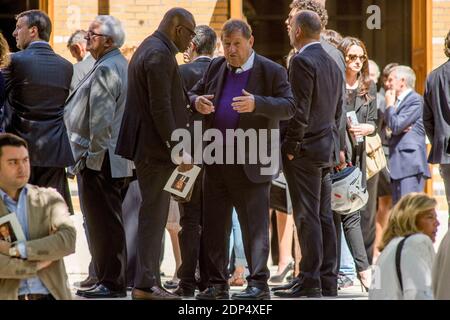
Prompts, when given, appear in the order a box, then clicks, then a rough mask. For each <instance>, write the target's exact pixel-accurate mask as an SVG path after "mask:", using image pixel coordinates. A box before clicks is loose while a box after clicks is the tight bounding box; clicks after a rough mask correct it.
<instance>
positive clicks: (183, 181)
mask: <svg viewBox="0 0 450 320" xmlns="http://www.w3.org/2000/svg"><path fill="white" fill-rule="evenodd" d="M200 170H201V169H200V167H199V166H193V167H192V169H191V170H189V171H185V172H181V171H179V167H176V168H175V170H174V171H173V172H172V175H171V176H170V178H169V180H167V183H166V185H165V187H164V190H166V191H167V192H170V193H171V194H173V195H175V196H178V197H181V198H183V199H185V198H186V197H187V195H188V194H189V192H190V191H191V189H192V188H193V186H194V182H195V179H197V176H198V174H199V173H200Z"/></svg>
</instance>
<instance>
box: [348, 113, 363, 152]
mask: <svg viewBox="0 0 450 320" xmlns="http://www.w3.org/2000/svg"><path fill="white" fill-rule="evenodd" d="M358 124H359V121H358V116H357V115H356V112H355V111H349V112H347V126H348V127H349V128H350V127H351V126H356V125H358ZM349 135H350V137H351V139H352V141H353V144H354V145H355V144H357V143H361V142H364V138H363V137H358V138H357V139H356V138H355V136H354V135H353V134H349Z"/></svg>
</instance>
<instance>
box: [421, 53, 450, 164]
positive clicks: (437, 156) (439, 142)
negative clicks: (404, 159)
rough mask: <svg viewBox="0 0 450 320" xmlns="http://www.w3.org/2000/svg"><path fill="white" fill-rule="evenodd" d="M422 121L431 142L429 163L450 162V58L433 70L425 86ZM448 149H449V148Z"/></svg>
mask: <svg viewBox="0 0 450 320" xmlns="http://www.w3.org/2000/svg"><path fill="white" fill-rule="evenodd" d="M424 98H425V104H424V109H423V123H424V125H425V131H426V133H427V136H428V139H429V140H430V142H431V152H430V156H429V158H428V162H430V163H442V164H449V163H450V154H448V153H447V152H446V151H447V150H448V144H449V142H450V60H449V61H447V62H446V63H444V64H443V65H442V66H440V67H439V68H437V69H436V70H434V71H433V72H432V73H430V75H429V76H428V79H427V84H426V88H425V96H424ZM449 151H450V150H449Z"/></svg>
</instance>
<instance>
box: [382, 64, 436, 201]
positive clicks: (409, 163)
mask: <svg viewBox="0 0 450 320" xmlns="http://www.w3.org/2000/svg"><path fill="white" fill-rule="evenodd" d="M388 83H389V90H388V91H387V92H386V112H385V114H384V119H385V121H386V124H387V127H388V128H389V130H388V131H389V132H391V137H390V139H389V168H390V173H391V181H392V203H393V204H394V205H395V204H396V203H397V202H398V201H399V200H400V198H401V197H402V196H404V195H406V194H408V193H411V192H422V191H423V188H424V186H425V179H426V178H428V177H430V172H429V169H428V165H427V155H426V146H425V128H424V126H423V120H422V114H423V100H422V97H421V96H420V95H419V94H418V93H417V92H415V91H414V89H413V88H414V86H415V84H416V75H415V73H414V70H412V69H411V68H410V67H407V66H398V67H395V68H394V69H393V70H392V71H391V73H390V75H389V78H388Z"/></svg>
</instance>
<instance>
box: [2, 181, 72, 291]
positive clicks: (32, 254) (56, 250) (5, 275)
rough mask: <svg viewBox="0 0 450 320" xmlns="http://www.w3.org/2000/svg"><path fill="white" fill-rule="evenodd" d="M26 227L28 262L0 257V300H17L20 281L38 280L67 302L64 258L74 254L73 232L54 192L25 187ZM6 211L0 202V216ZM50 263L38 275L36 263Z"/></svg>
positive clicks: (66, 212) (64, 208)
mask: <svg viewBox="0 0 450 320" xmlns="http://www.w3.org/2000/svg"><path fill="white" fill-rule="evenodd" d="M27 187H28V193H27V201H28V202H27V206H28V208H27V209H28V227H29V236H30V240H28V241H27V242H26V250H27V254H28V259H27V260H23V259H18V258H11V257H9V256H6V255H3V254H0V300H17V296H18V291H19V285H20V281H21V280H22V279H26V278H30V277H34V276H36V275H37V276H38V277H39V279H40V280H41V281H42V283H43V284H44V285H45V287H46V288H47V289H48V290H49V291H50V293H51V294H52V295H53V297H54V298H55V299H57V300H70V299H72V295H71V292H70V289H69V283H68V277H67V273H66V270H65V266H64V261H63V257H65V256H67V255H70V254H72V253H74V252H75V239H76V230H75V228H74V226H73V223H72V220H71V219H70V216H69V211H68V209H67V205H66V203H65V202H64V200H63V198H62V197H61V196H60V195H59V193H57V192H56V190H54V189H47V188H40V187H37V186H33V185H27ZM6 214H8V210H7V209H6V206H5V204H4V202H3V200H2V199H0V216H3V215H6ZM43 260H52V261H53V263H52V264H51V265H50V266H48V267H47V268H44V269H42V270H40V271H37V270H36V268H37V261H43Z"/></svg>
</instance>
